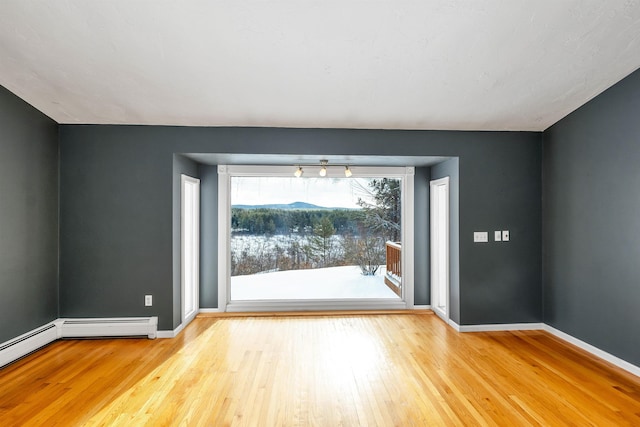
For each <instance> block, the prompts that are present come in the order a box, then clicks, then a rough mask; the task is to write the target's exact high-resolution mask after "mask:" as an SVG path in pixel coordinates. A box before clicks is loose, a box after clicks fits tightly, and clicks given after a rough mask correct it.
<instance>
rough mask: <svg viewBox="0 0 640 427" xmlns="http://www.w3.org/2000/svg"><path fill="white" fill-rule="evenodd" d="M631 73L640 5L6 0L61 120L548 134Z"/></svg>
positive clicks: (1, 62) (12, 32) (20, 44)
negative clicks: (545, 132)
mask: <svg viewBox="0 0 640 427" xmlns="http://www.w3.org/2000/svg"><path fill="white" fill-rule="evenodd" d="M639 67H640V0H607V1H602V0H583V1H577V0H563V1H559V0H536V1H530V0H529V1H527V0H463V1H455V0H421V1H408V0H387V1H373V0H371V1H363V0H340V1H336V0H297V1H293V0H286V1H271V0H254V1H247V0H233V1H226V0H224V1H223V0H221V1H214V0H181V1H180V0H173V1H167V0H155V1H150V0H148V1H141V0H109V1H107V0H77V1H71V0H67V1H62V0H56V1H50V0H40V1H33V0H2V1H1V3H0V84H1V85H3V86H5V87H6V88H7V89H9V90H10V91H12V92H14V93H15V94H17V95H18V96H20V97H21V98H23V99H24V100H26V101H27V102H29V103H30V104H32V105H33V106H35V107H36V108H38V109H39V110H40V111H42V112H44V113H45V114H47V115H48V116H50V117H51V118H53V119H54V120H56V121H57V122H59V123H96V124H103V123H104V124H107V123H108V124H158V125H188V126H194V125H199V126H283V127H336V128H374V129H379V128H384V129H396V128H400V129H459V130H534V131H540V130H544V129H546V128H547V127H549V126H550V125H552V124H553V123H555V122H556V121H558V120H559V119H561V118H562V117H564V116H565V115H567V114H568V113H570V112H571V111H573V110H575V109H576V108H578V107H579V106H581V105H582V104H584V103H585V102H586V101H588V100H589V99H591V98H593V97H594V96H595V95H597V94H598V93H600V92H602V91H603V90H605V89H606V88H608V87H610V86H611V85H613V84H614V83H616V82H617V81H619V80H620V79H622V78H623V77H625V76H626V75H628V74H630V73H631V72H633V71H634V70H636V69H638V68H639Z"/></svg>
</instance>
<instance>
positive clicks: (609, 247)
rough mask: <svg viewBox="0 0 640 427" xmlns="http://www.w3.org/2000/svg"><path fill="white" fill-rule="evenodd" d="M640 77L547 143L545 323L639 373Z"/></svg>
mask: <svg viewBox="0 0 640 427" xmlns="http://www.w3.org/2000/svg"><path fill="white" fill-rule="evenodd" d="M639 118H640V71H636V72H635V73H634V74H632V75H631V76H629V77H627V78H626V79H624V80H622V81H621V82H619V83H618V84H616V85H615V86H613V87H612V88H610V89H609V90H607V91H606V92H604V93H602V94H601V95H599V96H598V97H596V98H595V99H593V100H592V101H591V102H589V103H588V104H586V105H584V106H583V107H581V108H580V109H578V110H577V111H575V112H574V113H572V114H571V115H569V116H567V117H566V118H564V119H563V120H561V121H560V122H558V123H557V124H555V125H554V126H553V127H551V128H550V129H548V130H547V131H546V132H545V135H544V139H545V141H544V171H543V177H544V203H543V212H544V224H545V226H544V241H545V246H544V281H543V283H544V320H545V322H546V323H547V324H549V325H551V326H553V327H555V328H557V329H560V330H561V331H563V332H566V333H568V334H570V335H572V336H574V337H577V338H579V339H581V340H584V341H586V342H588V343H589V344H592V345H594V346H596V347H598V348H600V349H602V350H605V351H607V352H610V353H612V354H614V355H616V356H618V357H620V358H622V359H624V360H627V361H629V362H631V363H633V364H635V365H640V339H639V338H638V333H637V331H640V309H639V304H640V120H639Z"/></svg>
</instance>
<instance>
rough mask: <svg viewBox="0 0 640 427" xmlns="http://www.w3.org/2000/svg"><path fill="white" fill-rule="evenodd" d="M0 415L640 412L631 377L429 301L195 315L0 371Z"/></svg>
mask: <svg viewBox="0 0 640 427" xmlns="http://www.w3.org/2000/svg"><path fill="white" fill-rule="evenodd" d="M0 425H2V426H14V425H16V426H23V425H46V426H54V425H63V426H73V425H91V426H93V425H105V426H144V425H148V426H162V425H184V426H200V425H211V426H218V425H241V426H245V425H246V426H307V425H313V426H339V425H343V426H360V425H362V426H375V425H378V426H393V425H397V426H412V425H414V426H425V425H446V426H456V425H460V426H483V425H500V426H520V425H544V426H555V425H579V426H586V425H597V426H623V425H635V426H638V425H640V379H639V378H638V377H635V376H633V375H631V374H628V373H625V372H624V371H622V370H620V369H618V368H615V367H613V366H611V365H608V364H606V363H605V362H602V361H600V360H598V359H596V358H594V357H592V356H590V355H588V354H587V353H585V352H583V351H581V350H579V349H577V348H574V347H572V346H570V345H567V344H565V343H563V342H562V341H559V340H558V339H556V338H555V337H553V336H552V335H550V334H548V333H545V332H537V331H529V332H491V333H465V334H460V333H457V332H455V331H454V330H452V329H451V328H449V327H447V326H445V325H444V323H443V322H442V321H440V320H439V319H438V318H436V317H435V316H434V315H433V314H375V315H373V314H370V315H361V314H359V315H355V314H353V315H341V316H293V317H292V316H288V317H285V316H273V317H264V316H263V317H198V318H197V319H196V320H194V322H193V323H192V324H191V325H190V326H189V327H188V328H186V329H185V330H184V331H183V332H182V334H181V335H180V336H179V337H177V338H174V339H166V340H162V339H158V340H147V339H118V340H74V341H58V342H56V343H53V344H51V345H49V346H48V347H46V348H44V349H42V350H41V351H39V352H37V353H35V354H33V355H31V356H29V357H27V358H25V359H22V360H20V361H18V362H16V363H14V364H12V365H10V366H8V367H6V368H4V369H2V370H0Z"/></svg>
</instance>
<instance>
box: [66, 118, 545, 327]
mask: <svg viewBox="0 0 640 427" xmlns="http://www.w3.org/2000/svg"><path fill="white" fill-rule="evenodd" d="M60 144H61V162H62V163H61V168H62V169H61V172H62V173H61V184H60V185H61V188H62V190H63V191H62V193H61V200H60V203H61V218H62V220H63V221H62V228H61V233H62V235H61V254H60V256H61V263H60V268H61V284H60V286H61V291H62V292H61V295H60V297H61V312H62V313H61V314H62V315H65V316H68V315H94V316H108V315H109V316H113V315H125V314H126V315H145V314H149V312H150V311H153V312H155V313H157V314H158V315H159V316H160V329H170V328H172V327H173V326H174V322H173V321H172V320H173V319H174V317H173V301H172V295H173V284H172V277H173V275H172V271H170V270H171V269H172V267H171V266H172V264H173V259H172V257H173V251H172V236H173V232H172V191H171V182H172V164H173V163H172V162H173V155H174V153H252V154H293V155H295V154H308V155H318V158H321V157H329V158H330V157H331V155H377V156H457V157H459V167H460V195H459V203H460V295H461V296H462V298H463V299H462V301H461V306H460V310H461V311H460V318H461V323H462V324H473V323H498V322H528V321H531V322H539V321H541V311H542V305H541V298H540V281H541V277H540V276H541V265H540V263H541V260H540V258H541V255H540V254H541V251H542V248H541V238H540V236H541V224H540V215H541V207H540V198H541V188H540V187H541V183H540V181H541V180H540V171H541V163H540V162H541V134H540V133H534V132H520V133H519V132H446V131H383V130H338V129H280V128H183V127H162V126H98V125H94V126H91V125H86V126H78V125H69V126H65V125H63V126H60ZM131 181H133V182H135V183H136V186H135V189H132V188H130V186H129V183H130V182H131ZM494 223H495V224H498V223H499V224H501V225H502V224H506V225H508V226H509V229H510V230H512V235H513V239H512V242H511V244H510V245H508V246H504V251H502V252H504V253H502V252H496V253H495V254H493V253H492V254H489V253H487V254H484V253H483V252H484V251H486V252H489V251H490V248H489V247H485V248H484V249H482V250H481V249H480V248H476V247H475V246H473V243H472V235H473V231H474V230H477V229H481V228H480V227H483V228H486V229H487V230H489V228H488V227H489V226H491V225H492V224H494ZM416 256H417V257H418V256H421V255H420V254H416ZM427 256H428V254H423V255H422V259H427V258H426V257H427ZM147 292H149V293H153V294H154V307H152V308H153V310H149V309H145V308H144V307H143V304H142V296H143V295H144V294H145V293H147ZM467 293H468V294H469V298H467V299H465V298H464V296H465V294H467ZM203 294H205V292H203ZM479 295H480V296H481V298H478V296H479ZM421 298H422V297H421ZM209 302H210V301H209Z"/></svg>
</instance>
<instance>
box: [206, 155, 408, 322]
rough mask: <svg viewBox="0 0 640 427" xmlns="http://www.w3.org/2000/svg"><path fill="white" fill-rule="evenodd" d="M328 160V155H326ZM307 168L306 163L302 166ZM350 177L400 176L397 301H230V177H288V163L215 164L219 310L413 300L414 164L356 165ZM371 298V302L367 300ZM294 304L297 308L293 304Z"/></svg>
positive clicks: (359, 306) (397, 305)
mask: <svg viewBox="0 0 640 427" xmlns="http://www.w3.org/2000/svg"><path fill="white" fill-rule="evenodd" d="M329 160H330V158H329ZM303 166H304V167H307V166H306V165H303ZM351 171H352V173H353V177H363V178H366V177H370V178H375V177H380V176H385V177H391V178H401V179H402V212H401V215H402V219H401V223H402V230H401V233H402V272H403V277H402V297H401V300H402V301H401V302H395V301H394V302H391V303H388V302H384V301H382V302H378V301H374V300H370V299H355V298H354V299H349V300H334V301H335V302H331V303H330V304H327V302H326V301H319V300H317V301H315V302H307V301H305V300H287V301H286V302H282V301H277V302H274V301H267V302H264V301H231V298H230V297H231V277H230V270H231V261H230V253H231V248H230V239H231V234H230V233H231V194H230V192H231V177H238V176H245V177H246V176H258V177H260V176H269V177H277V176H282V177H291V176H292V166H282V165H280V166H274V165H259V166H256V165H218V307H219V309H220V311H221V312H225V311H233V312H241V311H267V310H276V311H306V310H313V311H321V310H385V309H386V310H406V309H409V310H410V309H412V308H413V302H414V285H415V284H414V234H415V232H414V227H415V224H414V219H415V218H414V197H415V194H414V193H415V192H414V186H415V183H414V181H415V167H413V166H407V167H381V166H358V167H354V168H351ZM327 178H344V166H328V167H327ZM370 301H372V302H371V303H369V302H370ZM293 304H296V305H297V307H293Z"/></svg>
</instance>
